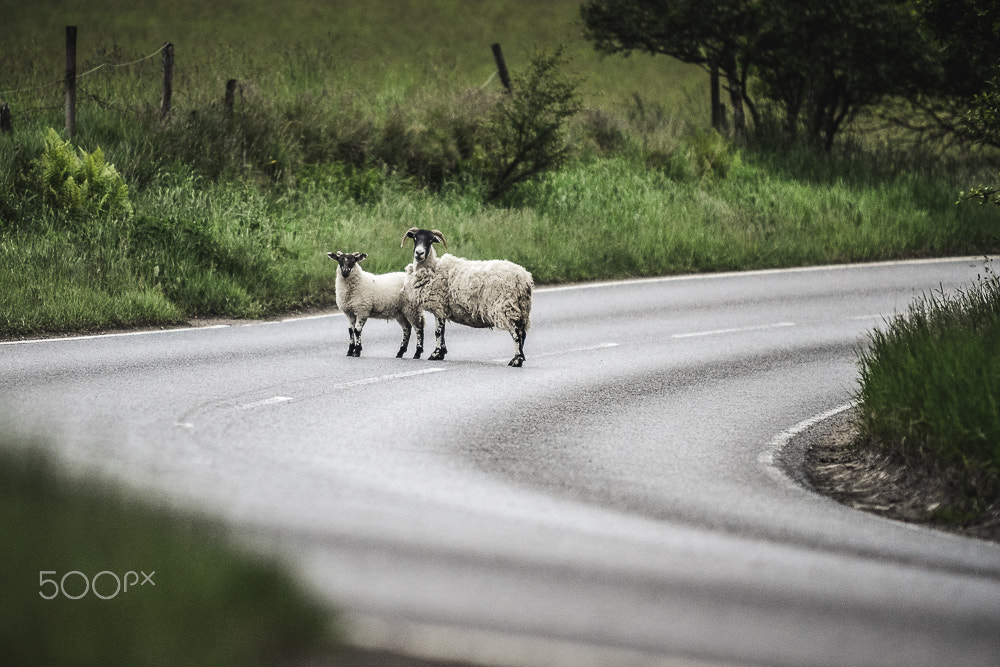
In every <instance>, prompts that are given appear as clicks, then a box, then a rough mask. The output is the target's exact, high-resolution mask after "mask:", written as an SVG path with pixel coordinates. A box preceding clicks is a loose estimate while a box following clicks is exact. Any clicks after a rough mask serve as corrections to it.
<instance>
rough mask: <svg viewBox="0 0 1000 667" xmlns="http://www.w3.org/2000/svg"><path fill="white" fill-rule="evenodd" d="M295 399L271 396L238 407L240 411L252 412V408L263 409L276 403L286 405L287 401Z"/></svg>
mask: <svg viewBox="0 0 1000 667" xmlns="http://www.w3.org/2000/svg"><path fill="white" fill-rule="evenodd" d="M294 400H295V399H294V398H292V397H291V396H272V397H271V398H265V399H263V400H260V401H254V402H253V403H244V404H243V405H241V406H239V407H240V410H253V409H254V408H263V407H266V406H268V405H275V404H277V403H287V402H288V401H294Z"/></svg>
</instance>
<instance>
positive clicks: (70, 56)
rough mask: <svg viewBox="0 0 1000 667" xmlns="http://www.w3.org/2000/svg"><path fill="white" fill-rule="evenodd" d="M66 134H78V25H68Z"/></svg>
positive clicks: (71, 135)
mask: <svg viewBox="0 0 1000 667" xmlns="http://www.w3.org/2000/svg"><path fill="white" fill-rule="evenodd" d="M66 134H67V135H69V138H70V139H72V138H73V136H74V135H76V26H75V25H68V26H66Z"/></svg>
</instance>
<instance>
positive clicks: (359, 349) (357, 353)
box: [351, 345, 361, 357]
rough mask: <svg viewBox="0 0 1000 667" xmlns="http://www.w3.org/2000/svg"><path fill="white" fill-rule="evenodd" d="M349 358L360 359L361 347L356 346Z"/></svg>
mask: <svg viewBox="0 0 1000 667" xmlns="http://www.w3.org/2000/svg"><path fill="white" fill-rule="evenodd" d="M351 356H352V357H360V356H361V346H360V345H358V346H357V347H356V348H354V354H352V355H351Z"/></svg>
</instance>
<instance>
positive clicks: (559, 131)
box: [485, 48, 580, 200]
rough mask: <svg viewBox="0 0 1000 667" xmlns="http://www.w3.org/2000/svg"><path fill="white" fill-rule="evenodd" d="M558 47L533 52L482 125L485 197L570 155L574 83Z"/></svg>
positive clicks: (575, 99) (576, 100) (575, 104)
mask: <svg viewBox="0 0 1000 667" xmlns="http://www.w3.org/2000/svg"><path fill="white" fill-rule="evenodd" d="M563 64H564V57H563V50H562V49H561V48H560V49H556V50H555V52H554V53H539V54H536V55H534V56H533V57H532V59H531V67H530V68H529V70H528V73H527V76H526V77H525V78H524V79H523V80H515V81H514V82H513V84H512V88H513V90H511V91H510V92H509V93H507V94H506V95H505V96H504V97H503V98H502V99H501V100H500V102H499V104H497V105H496V107H495V109H494V111H493V113H492V115H491V117H490V122H489V125H488V127H487V138H486V146H485V150H486V154H485V162H486V164H485V173H486V176H487V179H488V181H489V183H490V185H489V188H490V190H489V195H488V198H489V199H491V200H493V199H497V198H498V197H500V196H501V195H503V194H504V193H506V192H507V191H509V190H510V189H511V188H512V187H514V186H515V185H517V184H518V183H523V182H524V181H529V180H533V179H537V178H538V177H540V176H542V175H543V174H545V173H546V172H549V171H552V170H555V169H557V168H558V167H560V166H561V165H562V164H563V163H564V162H566V160H567V159H568V158H569V156H570V155H571V152H572V151H571V148H570V146H569V145H568V144H567V142H566V137H565V135H566V121H567V120H568V119H569V118H570V117H572V116H573V115H575V114H576V113H577V112H578V111H579V110H580V102H579V96H578V93H577V83H576V82H575V81H573V80H570V79H568V78H566V77H565V76H564V75H562V74H561V72H560V68H561V67H562V66H563Z"/></svg>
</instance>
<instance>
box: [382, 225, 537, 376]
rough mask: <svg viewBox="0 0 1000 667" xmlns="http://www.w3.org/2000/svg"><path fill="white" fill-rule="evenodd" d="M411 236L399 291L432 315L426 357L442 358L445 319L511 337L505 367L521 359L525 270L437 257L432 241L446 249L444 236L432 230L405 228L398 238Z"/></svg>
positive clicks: (527, 310) (527, 291)
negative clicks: (409, 258) (432, 347)
mask: <svg viewBox="0 0 1000 667" xmlns="http://www.w3.org/2000/svg"><path fill="white" fill-rule="evenodd" d="M408 238H410V239H413V262H412V263H411V264H409V265H408V266H407V267H406V280H405V282H404V283H403V293H404V296H405V298H406V301H407V302H409V303H410V304H411V306H413V307H415V308H418V309H419V310H421V311H425V310H426V311H428V312H430V313H431V314H433V315H434V319H435V320H436V327H435V329H434V335H435V339H436V343H437V347H436V348H435V350H434V352H433V353H432V354H431V355H430V356H429V357H427V358H428V359H431V360H439V359H444V356H445V354H447V353H448V348H447V347H445V341H444V330H445V323H446V322H447V321H448V320H451V321H452V322H457V323H458V324H464V325H466V326H470V327H480V328H481V327H489V328H491V329H492V328H493V327H496V328H498V329H503V330H504V331H507V332H509V333H510V335H511V337H512V338H513V339H514V346H515V352H514V358H513V359H511V360H510V362H509V363H508V366H515V367H520V366H521V365H522V364H523V363H524V339H525V337H526V335H527V333H528V327H529V326H530V324H531V323H530V315H531V290H532V287H533V282H532V278H531V274H530V273H528V271H527V270H526V269H525V268H524V267H523V266H519V265H518V264H515V263H513V262H508V261H506V260H502V259H494V260H469V259H465V258H462V257H456V256H454V255H451V254H445V255H442V256H441V257H438V256H437V253H436V252H435V250H434V244H435V243H442V244H443V245H444V247H445V249H446V250H447V249H448V243H447V241H445V238H444V234H442V233H441V232H439V231H438V230H436V229H431V230H427V229H418V228H416V227H413V228H411V229H410V230H409V231H408V232H406V235H405V236H403V240H402V242H400V244H399V247H400V248H402V247H403V246H404V245H405V244H406V239H408Z"/></svg>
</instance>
